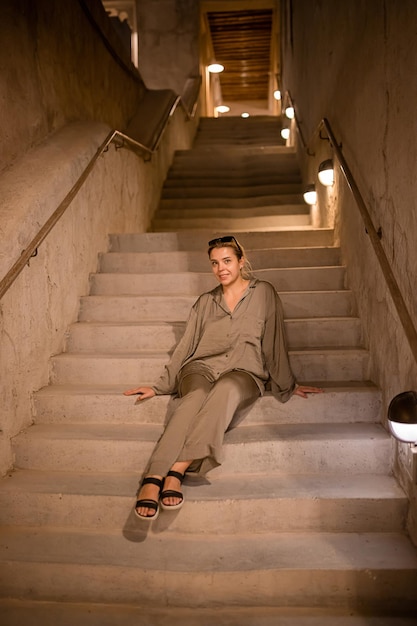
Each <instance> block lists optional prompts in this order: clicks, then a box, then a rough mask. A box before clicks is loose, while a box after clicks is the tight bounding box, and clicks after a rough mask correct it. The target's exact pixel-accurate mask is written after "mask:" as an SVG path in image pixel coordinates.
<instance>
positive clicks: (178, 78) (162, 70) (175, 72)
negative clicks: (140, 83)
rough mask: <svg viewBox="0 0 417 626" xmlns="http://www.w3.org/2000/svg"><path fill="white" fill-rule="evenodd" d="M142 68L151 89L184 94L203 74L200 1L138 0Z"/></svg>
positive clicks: (140, 67)
mask: <svg viewBox="0 0 417 626" xmlns="http://www.w3.org/2000/svg"><path fill="white" fill-rule="evenodd" d="M137 9H138V31H139V32H138V36H139V71H140V73H141V76H142V77H143V79H144V81H145V83H146V86H147V87H148V88H149V89H166V88H169V89H172V90H173V91H175V93H177V94H181V93H182V91H183V89H184V84H185V81H186V80H187V78H188V77H190V76H197V75H198V73H199V47H198V31H199V2H198V1H196V0H138V2H137Z"/></svg>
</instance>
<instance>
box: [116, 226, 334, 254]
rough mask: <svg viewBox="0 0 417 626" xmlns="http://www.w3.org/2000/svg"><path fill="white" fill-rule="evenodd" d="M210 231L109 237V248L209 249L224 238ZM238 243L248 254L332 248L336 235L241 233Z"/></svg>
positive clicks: (325, 232)
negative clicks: (214, 239)
mask: <svg viewBox="0 0 417 626" xmlns="http://www.w3.org/2000/svg"><path fill="white" fill-rule="evenodd" d="M222 234H223V233H216V232H214V233H213V231H212V230H211V229H209V230H208V231H207V233H204V232H195V233H141V234H137V233H131V234H130V233H129V234H123V235H110V247H111V250H112V251H113V252H158V253H160V252H177V251H178V250H187V251H191V250H197V251H198V252H201V251H202V250H205V249H206V246H207V242H208V241H209V239H211V238H212V237H215V236H221V235H222ZM239 241H240V243H241V244H242V245H243V246H245V247H246V248H247V249H248V250H255V249H263V248H267V249H270V248H282V247H284V248H286V247H295V248H299V247H301V246H332V245H333V231H332V230H331V229H317V230H293V231H292V230H284V231H277V232H265V233H252V232H240V233H239Z"/></svg>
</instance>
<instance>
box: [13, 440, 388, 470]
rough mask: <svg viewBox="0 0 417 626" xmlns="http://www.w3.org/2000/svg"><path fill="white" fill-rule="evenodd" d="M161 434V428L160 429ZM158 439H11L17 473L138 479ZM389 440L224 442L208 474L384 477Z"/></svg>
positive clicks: (386, 468)
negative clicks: (222, 455)
mask: <svg viewBox="0 0 417 626" xmlns="http://www.w3.org/2000/svg"><path fill="white" fill-rule="evenodd" d="M160 432H162V430H161V431H160ZM155 443H156V440H155V441H153V442H150V441H131V440H126V441H120V440H108V439H101V440H95V439H89V440H85V439H75V438H74V439H64V440H62V439H47V438H45V439H39V440H33V439H32V440H31V439H30V438H26V437H20V438H18V439H16V440H15V443H14V452H15V458H16V467H18V468H21V469H36V470H51V471H71V470H72V471H80V472H88V471H94V472H137V474H138V476H140V474H141V472H143V471H145V468H146V465H147V463H148V460H149V458H150V455H151V453H152V450H153V448H154V445H155ZM391 452H392V444H391V441H390V439H389V438H388V437H387V438H386V439H385V438H383V439H380V440H378V441H372V440H371V441H366V440H353V441H347V440H346V439H343V440H337V439H332V440H325V441H311V440H308V439H306V440H291V441H288V440H287V441H269V442H265V441H262V442H259V441H257V442H253V443H252V442H250V443H245V444H227V443H226V444H225V460H224V463H223V464H222V465H221V466H220V467H219V468H216V469H214V470H213V471H212V472H211V476H212V477H213V478H214V477H218V476H222V475H224V474H235V473H239V472H248V473H249V472H270V473H271V472H286V473H291V474H309V473H313V474H323V473H324V474H326V473H329V472H335V473H342V472H348V473H349V474H355V473H356V474H364V473H367V472H369V473H372V474H387V473H389V472H390V468H391Z"/></svg>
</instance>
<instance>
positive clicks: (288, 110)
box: [285, 107, 295, 120]
mask: <svg viewBox="0 0 417 626" xmlns="http://www.w3.org/2000/svg"><path fill="white" fill-rule="evenodd" d="M285 115H286V116H287V117H288V119H289V120H293V119H294V117H295V111H294V107H287V108H286V109H285Z"/></svg>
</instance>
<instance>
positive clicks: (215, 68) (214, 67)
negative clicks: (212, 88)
mask: <svg viewBox="0 0 417 626" xmlns="http://www.w3.org/2000/svg"><path fill="white" fill-rule="evenodd" d="M207 69H208V71H209V72H210V74H220V72H223V70H224V65H222V64H221V63H211V64H210V65H209V66H208V68H207Z"/></svg>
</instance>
